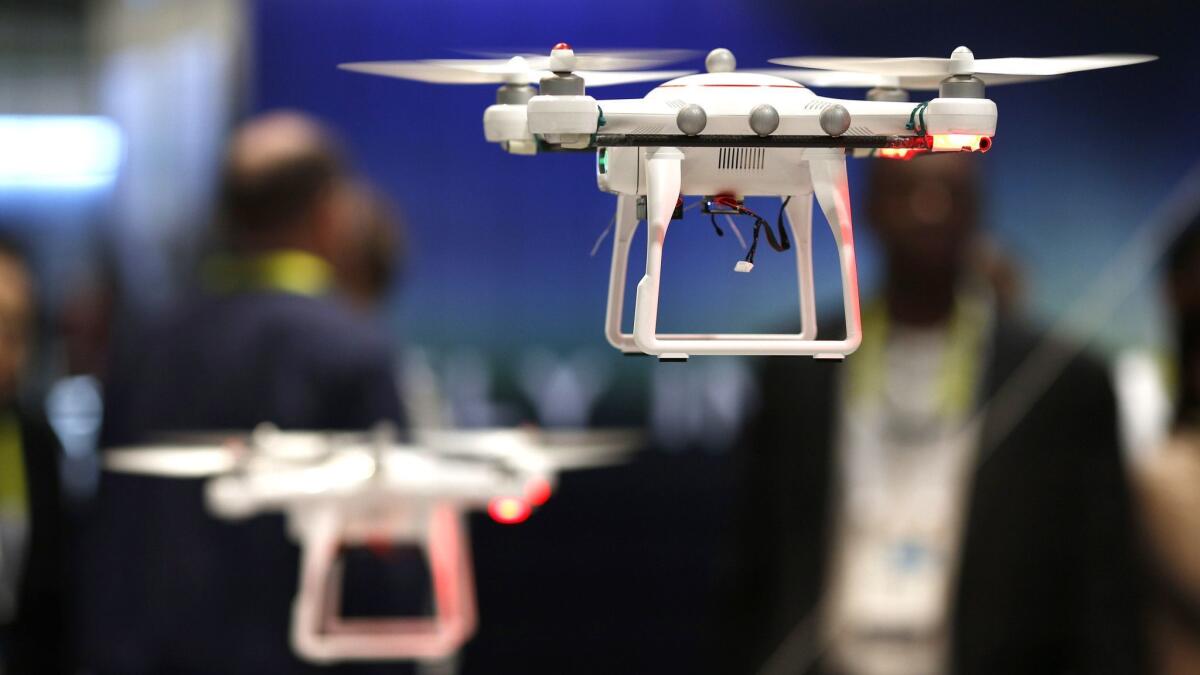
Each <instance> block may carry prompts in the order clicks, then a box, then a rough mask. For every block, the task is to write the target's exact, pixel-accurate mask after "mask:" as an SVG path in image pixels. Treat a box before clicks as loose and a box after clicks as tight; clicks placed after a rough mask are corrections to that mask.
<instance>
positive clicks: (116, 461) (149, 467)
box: [104, 445, 245, 478]
mask: <svg viewBox="0 0 1200 675" xmlns="http://www.w3.org/2000/svg"><path fill="white" fill-rule="evenodd" d="M244 452H245V450H244V448H243V449H240V450H239V449H237V448H234V447H228V446H226V447H222V446H189V445H169V446H167V445H164V446H149V445H148V446H139V447H136V448H114V449H111V450H108V451H106V452H105V453H104V468H105V469H106V470H108V471H115V472H117V473H130V474H136V475H143V476H158V477H162V478H208V477H210V476H216V475H219V474H224V473H229V472H230V471H233V470H234V469H235V468H237V466H238V463H239V461H240V459H241V458H242V457H243V455H244Z"/></svg>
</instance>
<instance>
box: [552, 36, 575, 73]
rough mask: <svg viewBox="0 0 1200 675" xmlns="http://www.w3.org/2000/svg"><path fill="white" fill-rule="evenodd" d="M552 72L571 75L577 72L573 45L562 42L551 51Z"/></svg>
mask: <svg viewBox="0 0 1200 675" xmlns="http://www.w3.org/2000/svg"><path fill="white" fill-rule="evenodd" d="M550 70H551V72H555V73H569V72H571V71H572V70H575V50H574V49H571V45H569V44H567V43H565V42H560V43H558V44H556V45H554V48H553V49H551V50H550Z"/></svg>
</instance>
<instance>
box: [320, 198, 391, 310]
mask: <svg viewBox="0 0 1200 675" xmlns="http://www.w3.org/2000/svg"><path fill="white" fill-rule="evenodd" d="M352 213H353V216H352V217H351V219H350V222H349V224H348V226H347V227H346V228H345V232H344V233H343V236H342V238H341V243H340V245H339V246H338V250H337V251H336V253H335V254H334V256H333V269H334V275H335V277H336V278H337V286H338V289H339V291H340V292H341V293H342V294H343V295H344V296H345V298H346V299H347V300H349V301H350V304H351V305H353V306H354V307H355V308H356V309H359V310H361V311H363V312H367V313H371V312H373V311H376V310H378V309H379V308H380V307H381V305H382V304H383V302H384V300H385V299H386V298H387V295H388V292H389V291H391V290H392V285H393V283H394V282H395V280H396V279H397V278H398V277H399V276H400V273H401V270H402V268H403V259H404V254H405V251H404V236H403V235H404V232H403V229H402V226H401V221H400V218H399V215H398V212H397V210H396V208H395V207H394V206H393V205H392V204H391V203H390V202H389V201H388V200H387V199H386V198H384V196H383V195H382V194H380V193H379V191H378V190H376V189H375V188H373V187H371V186H370V185H367V184H365V183H363V182H361V181H360V182H359V183H358V184H357V185H356V186H355V189H354V191H353V211H352Z"/></svg>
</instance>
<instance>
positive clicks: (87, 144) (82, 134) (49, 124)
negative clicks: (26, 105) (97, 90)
mask: <svg viewBox="0 0 1200 675" xmlns="http://www.w3.org/2000/svg"><path fill="white" fill-rule="evenodd" d="M121 152H122V139H121V130H120V128H118V127H117V125H116V124H115V123H114V122H113V121H112V120H110V119H108V118H106V117H91V116H68V115H0V189H87V188H97V187H104V186H106V185H109V184H111V183H112V182H113V180H114V179H115V178H116V176H117V170H118V169H119V168H120V166H121Z"/></svg>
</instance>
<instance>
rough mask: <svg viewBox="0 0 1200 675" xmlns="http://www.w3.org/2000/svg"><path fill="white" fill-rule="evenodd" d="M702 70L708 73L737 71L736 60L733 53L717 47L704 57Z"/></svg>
mask: <svg viewBox="0 0 1200 675" xmlns="http://www.w3.org/2000/svg"><path fill="white" fill-rule="evenodd" d="M704 69H705V70H707V71H708V72H710V73H732V72H733V71H734V70H735V69H737V59H736V58H734V56H733V52H731V51H729V50H728V49H725V48H724V47H718V48H716V49H714V50H712V51H711V52H709V53H708V56H706V57H704Z"/></svg>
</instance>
